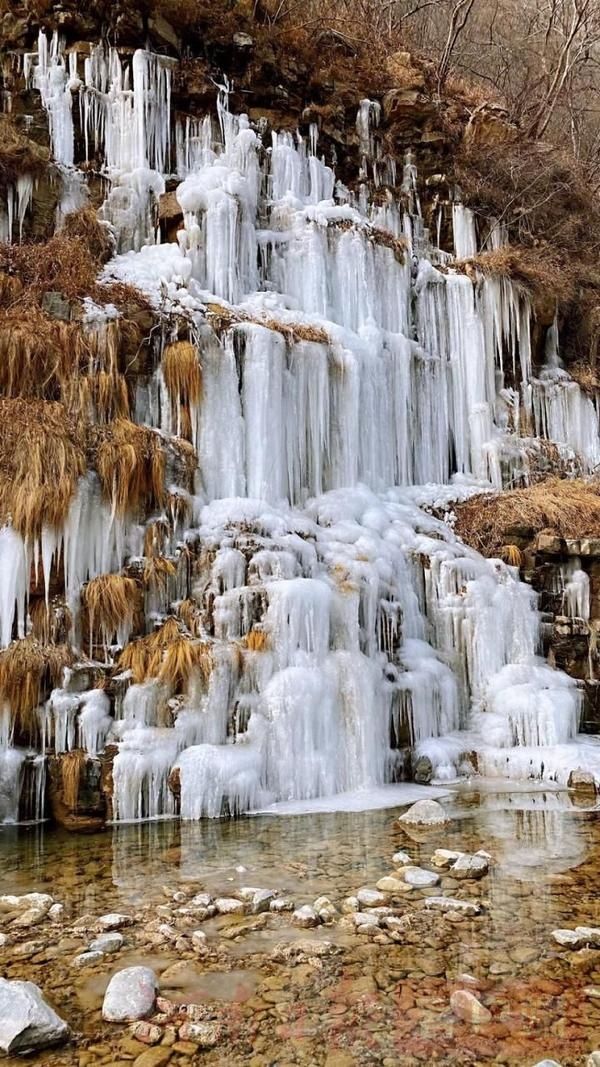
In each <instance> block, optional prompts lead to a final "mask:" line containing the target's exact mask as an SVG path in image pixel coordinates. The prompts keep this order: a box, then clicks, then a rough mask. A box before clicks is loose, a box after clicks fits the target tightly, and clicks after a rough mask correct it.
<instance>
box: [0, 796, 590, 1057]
mask: <svg viewBox="0 0 600 1067" xmlns="http://www.w3.org/2000/svg"><path fill="white" fill-rule="evenodd" d="M443 806H444V809H445V811H446V812H447V814H448V815H449V816H450V820H451V821H450V822H449V823H448V824H447V825H444V826H440V827H436V828H432V829H427V830H424V829H420V828H419V829H411V828H410V829H409V828H408V827H403V826H402V824H400V823H398V821H397V819H398V815H399V814H400V813H401V810H402V809H398V808H397V809H391V810H390V809H388V810H376V811H368V812H356V811H346V812H337V813H335V812H333V813H326V812H324V813H312V814H310V815H284V816H277V817H274V816H270V815H263V816H255V817H252V818H245V819H238V820H235V821H233V820H231V821H230V820H211V821H203V822H200V823H182V822H178V821H164V822H155V823H146V824H141V825H133V826H121V827H118V828H114V829H112V830H107V831H105V832H104V833H101V834H93V835H90V836H86V837H81V836H79V837H77V836H72V835H68V834H67V833H64V832H61V831H58V830H52V829H50V828H45V827H39V826H38V827H33V826H32V827H14V828H8V827H3V828H2V829H1V830H0V849H1V853H2V861H3V862H2V869H1V871H0V893H11V894H24V893H27V892H31V891H37V892H43V893H49V894H51V895H52V897H53V898H54V900H55V901H57V902H59V903H61V904H62V905H64V911H63V913H62V914H61V916H60V917H59V918H57V919H56V920H55V921H54V922H51V921H49V920H45V921H43V922H39V923H36V924H35V925H34V926H33V927H32V928H30V929H19V930H18V931H17V930H15V928H13V927H12V926H11V925H9V926H3V925H2V923H1V916H0V929H2V930H4V931H5V932H6V933H7V935H8V938H7V943H6V944H5V946H4V947H3V948H0V968H1V973H2V974H3V976H4V977H7V978H11V979H13V978H20V979H30V980H32V981H34V982H36V983H37V984H38V985H39V986H40V988H41V989H42V990H43V992H44V994H45V995H46V997H47V999H48V1001H49V1002H50V1003H51V1004H52V1005H53V1006H54V1007H55V1009H56V1010H57V1011H58V1013H59V1014H60V1015H61V1016H62V1018H64V1019H65V1020H66V1021H67V1022H68V1023H69V1025H70V1026H71V1027H72V1030H73V1040H72V1042H71V1043H70V1044H69V1045H66V1046H64V1047H63V1048H61V1049H58V1050H56V1051H45V1052H43V1053H40V1054H38V1055H37V1056H33V1057H31V1058H30V1060H29V1062H32V1063H35V1064H38V1063H39V1064H42V1063H43V1064H48V1065H49V1067H50V1065H58V1064H65V1065H77V1067H88V1065H96V1064H98V1065H100V1064H117V1063H134V1064H137V1061H138V1060H139V1061H140V1062H139V1067H162V1064H167V1063H169V1064H173V1065H174V1067H177V1065H179V1064H184V1063H185V1064H190V1063H192V1064H193V1063H211V1064H216V1063H219V1064H223V1065H225V1064H227V1065H234V1067H237V1065H240V1067H241V1065H242V1064H244V1065H250V1067H268V1065H272V1067H275V1065H277V1067H286V1065H288V1064H289V1065H291V1064H310V1065H313V1064H314V1065H326V1067H352V1065H354V1064H357V1065H362V1064H365V1065H368V1064H382V1065H384V1067H395V1065H397V1064H400V1065H405V1064H406V1065H410V1064H416V1063H426V1064H429V1063H441V1064H486V1063H490V1064H491V1063H494V1064H507V1065H508V1064H510V1065H513V1064H515V1065H516V1064H518V1065H527V1064H531V1065H534V1064H536V1063H538V1062H539V1061H540V1060H543V1059H544V1058H548V1059H553V1060H556V1061H557V1062H558V1063H560V1064H562V1065H563V1067H570V1065H573V1067H574V1065H579V1064H584V1063H585V1062H586V1058H587V1056H588V1055H589V1054H590V1053H591V1052H592V1051H594V1050H597V1049H600V949H595V948H588V947H584V948H577V949H571V948H564V947H562V946H560V945H558V944H557V943H556V942H555V940H554V939H553V937H552V932H553V931H554V930H555V929H557V928H570V929H572V928H574V927H575V926H577V925H580V926H594V925H595V924H596V923H597V922H598V920H599V919H600V901H599V895H598V889H597V887H598V879H599V875H600V820H599V819H598V812H597V810H596V809H595V808H594V807H591V806H590V805H589V804H578V803H577V802H576V800H575V799H574V797H573V795H572V794H569V793H567V792H566V791H558V790H556V791H554V790H547V789H540V788H533V787H532V788H531V789H529V788H526V787H523V788H521V789H515V788H514V785H512V786H510V787H508V786H506V785H498V784H496V786H495V787H491V786H490V787H484V786H478V788H477V789H475V788H473V787H471V786H468V787H463V788H462V789H461V790H460V791H458V792H455V793H452V794H450V795H449V796H446V797H445V798H444V799H443ZM439 848H444V849H454V850H457V851H463V852H469V853H474V852H476V851H477V850H480V849H484V850H485V851H486V852H487V853H488V854H489V856H490V857H491V858H490V869H489V872H488V873H487V874H486V875H485V877H483V878H480V879H479V880H471V879H461V880H459V879H457V878H455V877H452V872H451V871H444V870H440V871H439V875H440V882H439V884H438V885H437V886H436V887H435V888H423V889H413V890H412V891H411V892H410V893H407V894H406V895H405V896H404V897H403V898H402V899H401V900H394V901H392V903H393V905H394V910H395V912H396V913H397V914H398V915H400V916H401V917H404V916H408V919H407V920H406V923H405V925H404V927H403V930H402V935H401V938H400V939H399V940H391V938H390V936H389V931H386V930H385V929H382V930H377V931H376V932H375V934H374V936H372V934H373V932H372V931H371V934H370V935H369V936H366V935H365V933H361V932H360V931H359V930H357V929H355V928H350V926H349V924H348V921H347V919H348V915H347V914H346V913H345V906H344V904H343V902H344V900H345V899H346V898H348V897H351V896H353V895H354V894H356V892H357V890H358V889H359V888H360V887H365V886H375V884H376V883H377V882H378V881H379V880H380V879H381V878H382V877H384V876H386V875H389V874H390V873H392V872H393V864H392V856H393V855H394V854H395V853H396V852H398V850H403V851H405V852H406V853H408V855H409V856H410V859H411V862H412V863H414V864H415V865H416V866H419V867H422V868H424V869H429V870H434V869H435V868H434V867H433V866H432V863H431V860H432V856H433V853H434V851H435V850H436V849H439ZM247 886H253V887H263V888H273V889H276V890H277V893H278V895H279V897H285V898H289V900H290V901H293V902H294V904H295V906H296V907H299V906H300V905H304V904H312V903H314V901H315V899H316V898H318V897H320V896H322V895H325V896H326V897H327V898H328V899H329V901H330V902H331V904H332V905H333V907H334V908H335V913H334V915H333V920H332V921H331V922H327V923H325V924H320V925H319V926H318V927H316V928H314V929H308V930H307V929H299V928H298V927H297V926H295V925H294V924H293V922H292V919H291V913H290V912H286V911H282V912H281V913H272V912H268V913H267V914H264V915H258V916H256V917H248V916H239V915H230V916H228V915H217V916H213V917H211V916H209V917H207V918H205V919H204V920H203V921H202V923H201V929H202V931H204V933H205V934H206V943H205V945H204V946H203V947H202V948H201V949H198V947H197V946H196V945H194V944H193V943H192V941H191V940H190V936H191V930H192V928H193V929H196V928H198V926H199V924H198V922H197V921H196V920H195V919H192V917H191V916H190V915H189V908H186V904H187V902H189V900H190V898H191V897H193V896H194V894H198V893H199V892H206V893H208V894H210V895H211V896H213V897H227V898H229V897H235V896H236V895H239V892H240V890H241V889H242V888H243V887H247ZM433 894H437V895H438V896H439V895H441V896H446V897H449V898H452V899H458V900H463V901H467V902H473V903H476V904H477V905H478V906H479V907H480V913H479V914H477V915H474V916H467V915H463V914H461V913H458V914H455V913H442V912H439V911H434V910H430V909H428V908H427V907H426V904H425V901H426V899H427V897H428V896H432V895H433ZM157 909H158V910H157ZM186 911H187V912H188V914H186ZM109 912H119V913H121V914H123V915H125V916H126V917H127V920H128V921H127V925H125V927H124V928H123V929H122V934H123V937H124V941H123V945H122V947H121V948H120V949H119V951H118V952H117V953H112V954H109V955H106V956H103V957H102V959H101V960H99V961H96V962H93V963H92V964H90V965H89V966H80V965H78V964H77V963H76V962H74V961H75V960H76V958H77V957H78V956H79V955H80V954H81V953H82V952H83V951H84V950H85V949H86V946H87V945H88V943H89V941H90V937H91V936H92V934H91V933H90V931H93V930H94V924H95V922H96V920H97V919H98V917H99V916H101V915H104V914H106V913H109ZM161 926H163V927H167V928H169V929H170V930H171V931H172V933H171V934H169V935H167V934H166V933H165V931H164V930H163V932H162V933H161V932H160V927H161ZM306 942H308V946H307V944H306ZM317 942H318V945H317ZM310 944H313V946H314V945H317V947H316V948H314V951H312V952H311V950H310ZM319 945H324V946H326V948H323V950H322V951H321V950H320V948H319ZM294 946H296V947H297V951H296V948H294ZM132 964H146V965H148V966H151V967H152V968H153V969H154V970H155V972H156V974H157V975H158V977H159V982H160V991H161V995H162V996H163V997H164V998H166V999H167V1000H170V1001H171V1002H172V1003H174V1004H178V1005H183V1004H185V1005H186V1006H187V1005H190V1004H191V1005H201V1006H202V1008H203V1009H205V1010H206V1014H207V1017H208V1018H210V1019H211V1020H213V1021H214V1022H215V1023H217V1024H218V1027H219V1032H220V1039H219V1041H218V1043H217V1044H216V1046H215V1047H212V1048H209V1049H206V1050H204V1051H201V1050H199V1049H197V1048H194V1044H193V1041H192V1042H190V1041H185V1040H183V1041H182V1040H180V1039H179V1038H178V1034H177V1031H176V1028H175V1027H173V1026H170V1025H169V1020H168V1019H167V1020H166V1021H165V1020H163V1021H162V1024H161V1025H162V1026H163V1029H162V1031H161V1034H162V1036H161V1040H160V1042H158V1043H157V1044H155V1045H154V1046H146V1045H145V1044H144V1043H142V1042H140V1041H139V1040H137V1039H136V1038H134V1037H133V1036H132V1034H131V1032H130V1028H129V1027H128V1026H126V1025H117V1024H110V1023H107V1022H104V1021H103V1020H102V1016H101V1007H102V999H103V995H104V991H105V988H106V986H107V984H108V981H109V978H110V976H111V975H112V974H113V973H114V972H115V971H116V970H118V969H120V968H122V967H126V966H129V965H132ZM459 988H460V989H465V988H466V989H468V990H470V991H471V992H472V993H473V994H474V995H476V996H477V998H478V1000H479V1001H480V1003H481V1004H483V1005H484V1006H485V1007H486V1008H487V1009H488V1011H489V1012H490V1013H491V1019H490V1020H489V1021H487V1022H485V1023H483V1024H473V1023H471V1022H466V1021H464V1020H461V1019H460V1018H458V1017H457V1016H456V1014H455V1012H453V1010H452V1008H451V1005H450V997H451V995H452V993H453V992H454V991H455V990H457V989H459ZM201 1010H202V1009H201ZM143 1057H145V1058H143ZM6 1062H7V1063H11V1064H12V1063H17V1062H20V1061H18V1060H16V1059H14V1058H13V1059H8V1060H7V1061H6Z"/></svg>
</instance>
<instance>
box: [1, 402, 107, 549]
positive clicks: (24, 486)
mask: <svg viewBox="0 0 600 1067" xmlns="http://www.w3.org/2000/svg"><path fill="white" fill-rule="evenodd" d="M85 470H86V462H85V442H84V439H83V428H82V426H81V425H79V424H78V423H77V422H76V421H75V420H73V419H72V418H70V417H69V415H68V414H67V412H66V410H65V408H64V407H63V406H62V405H61V404H50V403H43V402H42V401H33V400H30V401H25V400H7V399H0V521H2V522H3V523H8V522H10V523H11V524H12V526H14V528H15V529H16V530H18V531H19V533H20V534H22V536H23V537H24V538H25V539H26V540H28V539H30V538H34V537H38V536H39V535H40V533H41V530H42V526H43V524H47V525H48V526H51V527H54V528H59V527H61V526H62V525H63V523H64V520H65V518H66V516H67V512H68V510H69V505H70V503H71V500H72V498H73V494H74V492H75V488H76V486H77V481H78V479H79V478H80V476H81V475H82V474H84V472H85Z"/></svg>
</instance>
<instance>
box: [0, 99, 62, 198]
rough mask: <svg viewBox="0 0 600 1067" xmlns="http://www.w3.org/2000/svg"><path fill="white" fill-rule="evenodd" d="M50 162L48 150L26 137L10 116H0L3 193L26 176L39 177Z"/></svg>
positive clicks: (0, 170) (0, 186) (0, 157)
mask: <svg viewBox="0 0 600 1067" xmlns="http://www.w3.org/2000/svg"><path fill="white" fill-rule="evenodd" d="M49 161H50V153H49V151H48V149H47V148H42V146H41V145H38V144H36V142H35V141H31V140H30V139H29V137H25V136H24V135H23V134H22V133H20V132H19V130H18V129H17V128H16V126H15V123H14V122H13V121H12V120H11V118H10V117H9V116H8V115H2V114H0V189H1V190H2V192H3V193H6V190H7V187H8V186H9V185H14V184H15V182H16V180H17V178H20V177H22V176H23V175H24V174H30V175H31V176H32V177H33V178H37V177H39V175H40V174H42V173H43V172H44V171H45V170H46V168H47V167H48V164H49Z"/></svg>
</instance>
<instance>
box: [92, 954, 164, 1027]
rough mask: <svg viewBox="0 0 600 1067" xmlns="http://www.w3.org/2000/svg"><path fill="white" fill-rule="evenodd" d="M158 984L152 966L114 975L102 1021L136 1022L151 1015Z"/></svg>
mask: <svg viewBox="0 0 600 1067" xmlns="http://www.w3.org/2000/svg"><path fill="white" fill-rule="evenodd" d="M157 989H158V981H157V978H156V975H155V973H154V971H152V970H150V968H149V967H125V969H124V970H122V971H117V973H116V974H113V976H112V978H111V980H110V982H109V983H108V988H107V990H106V993H105V994H104V1003H103V1005H102V1018H103V1019H105V1020H106V1021H107V1022H109V1023H133V1022H137V1020H138V1019H143V1018H145V1016H146V1015H150V1013H151V1011H152V1009H153V1008H154V1002H155V1000H156V993H157Z"/></svg>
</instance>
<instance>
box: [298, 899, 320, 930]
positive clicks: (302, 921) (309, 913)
mask: <svg viewBox="0 0 600 1067" xmlns="http://www.w3.org/2000/svg"><path fill="white" fill-rule="evenodd" d="M292 922H293V924H294V926H302V927H305V928H306V929H308V928H310V927H312V926H318V925H319V916H318V915H317V913H316V911H315V909H314V908H313V907H311V905H310V904H303V905H302V907H301V908H296V910H295V912H294V913H293V915H292Z"/></svg>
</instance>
